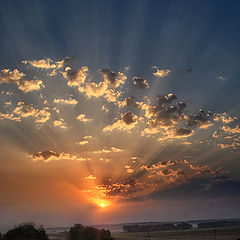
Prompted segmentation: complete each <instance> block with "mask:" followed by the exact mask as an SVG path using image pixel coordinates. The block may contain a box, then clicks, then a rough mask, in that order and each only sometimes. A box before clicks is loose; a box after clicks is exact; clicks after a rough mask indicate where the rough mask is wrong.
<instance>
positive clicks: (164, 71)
mask: <svg viewBox="0 0 240 240" xmlns="http://www.w3.org/2000/svg"><path fill="white" fill-rule="evenodd" d="M170 73H171V70H170V69H158V68H157V69H156V72H154V73H153V75H154V76H156V77H160V78H164V77H167V76H168V75H169V74H170Z"/></svg>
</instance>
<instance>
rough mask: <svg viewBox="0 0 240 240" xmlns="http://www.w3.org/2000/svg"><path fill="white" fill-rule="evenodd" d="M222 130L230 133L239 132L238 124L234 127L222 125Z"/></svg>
mask: <svg viewBox="0 0 240 240" xmlns="http://www.w3.org/2000/svg"><path fill="white" fill-rule="evenodd" d="M221 129H222V130H223V131H224V132H226V133H230V134H240V128H239V126H236V127H235V128H231V127H230V126H222V128H221Z"/></svg>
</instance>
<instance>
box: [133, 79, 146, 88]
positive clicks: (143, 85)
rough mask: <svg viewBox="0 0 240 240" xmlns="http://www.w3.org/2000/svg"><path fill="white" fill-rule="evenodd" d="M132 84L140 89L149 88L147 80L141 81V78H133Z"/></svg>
mask: <svg viewBox="0 0 240 240" xmlns="http://www.w3.org/2000/svg"><path fill="white" fill-rule="evenodd" d="M133 83H134V84H135V85H136V86H137V87H138V88H141V89H144V88H149V84H148V83H147V80H145V79H143V78H142V77H134V78H133Z"/></svg>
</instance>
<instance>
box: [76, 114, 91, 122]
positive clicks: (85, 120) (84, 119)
mask: <svg viewBox="0 0 240 240" xmlns="http://www.w3.org/2000/svg"><path fill="white" fill-rule="evenodd" d="M77 120H79V121H80V122H90V121H92V120H93V119H91V118H87V116H86V115H85V114H84V113H81V114H79V115H78V116H77Z"/></svg>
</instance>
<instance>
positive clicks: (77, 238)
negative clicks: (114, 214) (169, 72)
mask: <svg viewBox="0 0 240 240" xmlns="http://www.w3.org/2000/svg"><path fill="white" fill-rule="evenodd" d="M112 239H113V238H112V237H111V232H110V231H109V230H105V229H101V230H98V229H96V228H93V227H84V226H82V225H81V224H75V225H74V226H73V227H71V228H70V231H69V234H68V240H112Z"/></svg>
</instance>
